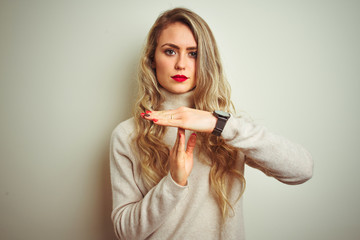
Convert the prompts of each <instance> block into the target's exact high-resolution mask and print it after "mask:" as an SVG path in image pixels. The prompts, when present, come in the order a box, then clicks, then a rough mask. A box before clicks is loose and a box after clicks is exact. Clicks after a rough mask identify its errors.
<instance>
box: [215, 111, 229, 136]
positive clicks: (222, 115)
mask: <svg viewBox="0 0 360 240" xmlns="http://www.w3.org/2000/svg"><path fill="white" fill-rule="evenodd" d="M213 114H214V116H215V117H217V122H216V126H215V128H214V130H213V132H212V134H214V135H216V136H220V135H221V133H222V131H223V130H224V127H225V124H226V122H227V120H228V119H229V118H230V116H231V115H230V113H227V112H223V111H219V110H215V111H214V112H213Z"/></svg>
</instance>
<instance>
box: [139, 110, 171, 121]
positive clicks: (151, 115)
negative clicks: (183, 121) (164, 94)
mask: <svg viewBox="0 0 360 240" xmlns="http://www.w3.org/2000/svg"><path fill="white" fill-rule="evenodd" d="M176 111H177V110H176V109H175V110H164V111H152V112H151V111H146V112H145V113H144V117H145V119H147V120H152V119H173V118H174V116H175V114H176Z"/></svg>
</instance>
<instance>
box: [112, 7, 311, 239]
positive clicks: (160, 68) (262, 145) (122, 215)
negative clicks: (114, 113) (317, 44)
mask: <svg viewBox="0 0 360 240" xmlns="http://www.w3.org/2000/svg"><path fill="white" fill-rule="evenodd" d="M138 81H139V94H138V99H137V102H136V105H135V107H134V116H133V118H131V119H129V120H127V121H124V122H122V123H120V124H119V125H118V126H117V127H116V129H115V130H114V132H113V134H112V140H111V153H110V160H111V163H110V164H111V166H110V167H111V182H112V192H113V212H112V220H113V223H114V229H115V232H116V235H117V237H118V238H119V239H207V240H208V239H244V229H243V217H242V201H241V200H242V198H241V196H242V193H243V191H244V189H245V179H244V176H243V173H244V165H245V164H248V165H250V166H252V167H255V168H258V169H259V170H261V171H263V172H264V173H266V174H267V175H269V176H272V177H274V178H276V179H278V180H279V181H281V182H284V183H287V184H300V183H303V182H305V181H306V180H308V179H310V178H311V176H312V169H313V162H312V159H311V156H310V154H309V153H308V152H307V151H306V150H305V149H304V148H302V147H301V146H299V145H297V144H294V143H291V142H289V141H288V140H286V139H284V138H282V137H280V136H276V135H274V134H271V133H269V132H268V131H267V130H266V129H265V128H263V127H261V126H257V125H255V124H254V123H252V122H251V121H248V120H247V119H245V118H243V117H236V116H235V115H234V114H233V111H232V109H233V108H232V103H231V101H230V87H229V85H228V83H227V81H226V79H225V78H224V75H223V69H222V65H221V62H220V57H219V53H218V49H217V46H216V42H215V39H214V37H213V34H212V33H211V30H210V28H209V27H208V25H207V24H206V22H205V21H204V20H203V19H202V18H200V17H199V16H198V15H197V14H195V13H194V12H191V11H189V10H187V9H183V8H175V9H172V10H169V11H166V12H164V13H163V14H161V15H160V16H159V18H158V19H157V20H156V22H155V23H154V25H153V27H152V28H151V30H150V32H149V35H148V39H147V43H146V46H145V49H144V52H143V55H142V58H141V62H140V67H139V74H138Z"/></svg>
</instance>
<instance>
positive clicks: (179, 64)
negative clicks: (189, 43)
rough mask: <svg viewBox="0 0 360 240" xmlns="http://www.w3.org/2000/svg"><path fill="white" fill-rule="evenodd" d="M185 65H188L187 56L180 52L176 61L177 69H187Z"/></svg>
mask: <svg viewBox="0 0 360 240" xmlns="http://www.w3.org/2000/svg"><path fill="white" fill-rule="evenodd" d="M185 66H186V58H185V56H183V54H179V55H178V58H177V60H176V63H175V69H176V70H185Z"/></svg>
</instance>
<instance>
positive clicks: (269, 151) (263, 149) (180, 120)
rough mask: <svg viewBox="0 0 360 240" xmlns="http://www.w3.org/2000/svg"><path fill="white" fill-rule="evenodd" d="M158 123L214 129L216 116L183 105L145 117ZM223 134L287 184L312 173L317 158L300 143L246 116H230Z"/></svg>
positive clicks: (251, 161)
mask: <svg viewBox="0 0 360 240" xmlns="http://www.w3.org/2000/svg"><path fill="white" fill-rule="evenodd" d="M144 117H145V119H147V120H153V121H154V122H155V123H156V124H159V125H165V126H173V127H182V128H185V129H190V130H193V131H198V132H208V133H210V132H212V131H213V129H214V127H215V125H216V118H215V117H214V116H213V115H212V113H210V112H206V111H201V110H196V109H190V108H185V107H181V108H178V109H175V110H168V111H158V112H152V113H149V114H147V115H146V116H144ZM222 137H223V138H224V139H225V140H226V141H227V142H228V143H229V144H231V145H233V146H235V147H237V148H239V149H240V150H241V151H242V152H243V153H244V154H245V155H246V159H247V161H246V163H247V164H248V165H249V166H252V167H255V168H257V169H259V170H261V171H263V172H264V173H265V174H267V175H269V176H272V177H275V178H276V179H278V180H279V181H281V182H284V183H287V184H300V183H302V182H305V181H307V180H308V179H310V178H311V176H312V170H313V161H312V159H311V156H310V154H309V153H308V152H307V151H306V150H305V149H304V148H303V147H301V146H300V145H297V144H294V143H292V142H290V141H288V140H287V139H285V138H283V137H280V136H277V135H275V134H272V133H270V132H268V131H267V130H266V129H265V128H264V127H260V126H257V125H255V124H253V123H252V122H250V121H248V120H246V119H245V118H237V117H230V119H229V120H228V122H227V124H226V125H225V128H224V131H223V133H222Z"/></svg>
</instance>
